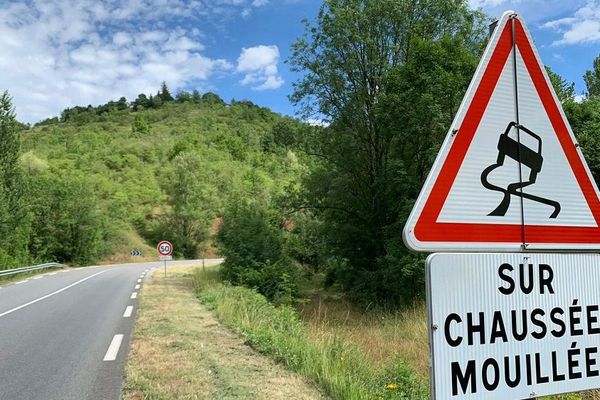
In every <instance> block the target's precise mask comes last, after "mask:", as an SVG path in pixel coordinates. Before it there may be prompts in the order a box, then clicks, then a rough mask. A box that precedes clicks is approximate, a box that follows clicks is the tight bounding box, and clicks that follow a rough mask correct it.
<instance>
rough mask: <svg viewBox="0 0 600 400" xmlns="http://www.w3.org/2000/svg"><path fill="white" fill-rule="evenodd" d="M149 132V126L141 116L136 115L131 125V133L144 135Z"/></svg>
mask: <svg viewBox="0 0 600 400" xmlns="http://www.w3.org/2000/svg"><path fill="white" fill-rule="evenodd" d="M149 131H150V126H149V125H148V123H147V122H146V119H145V118H144V116H143V115H142V114H136V115H135V117H134V118H133V124H132V125H131V132H132V133H134V134H135V133H139V134H142V135H143V134H146V133H148V132H149Z"/></svg>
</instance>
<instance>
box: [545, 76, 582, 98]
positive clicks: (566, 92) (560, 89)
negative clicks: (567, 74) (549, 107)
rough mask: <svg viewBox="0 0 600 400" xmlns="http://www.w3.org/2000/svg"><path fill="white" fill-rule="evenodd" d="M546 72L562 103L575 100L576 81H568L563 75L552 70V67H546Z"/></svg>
mask: <svg viewBox="0 0 600 400" xmlns="http://www.w3.org/2000/svg"><path fill="white" fill-rule="evenodd" d="M546 72H547V73H548V77H549V78H550V83H552V87H553V88H554V91H555V92H556V96H558V100H559V101H560V102H561V103H562V104H565V103H568V102H571V101H575V83H573V82H570V83H569V82H567V81H566V80H565V79H564V78H563V77H562V76H560V75H559V74H557V73H556V72H554V71H552V69H550V67H546Z"/></svg>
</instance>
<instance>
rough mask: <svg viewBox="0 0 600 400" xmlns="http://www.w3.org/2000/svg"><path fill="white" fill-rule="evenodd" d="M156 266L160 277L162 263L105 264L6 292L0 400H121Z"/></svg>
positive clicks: (0, 322) (0, 314)
mask: <svg viewBox="0 0 600 400" xmlns="http://www.w3.org/2000/svg"><path fill="white" fill-rule="evenodd" d="M211 261H212V260H211ZM192 262H193V263H198V261H197V260H195V261H170V262H169V265H177V264H180V265H182V264H188V265H189V264H190V263H192ZM207 262H208V260H207ZM200 263H201V261H200ZM211 264H214V262H211ZM152 268H159V269H160V272H158V271H157V272H156V273H163V271H162V268H163V263H162V262H155V263H143V264H120V265H108V266H101V267H89V268H81V269H69V270H64V271H62V270H58V271H49V272H47V273H45V274H44V275H38V276H35V277H31V278H27V279H24V280H23V281H20V282H16V283H13V284H10V285H7V286H4V287H1V288H0V400H20V399H23V400H25V399H27V400H36V399H40V400H71V399H73V400H75V399H77V400H84V399H94V400H111V399H115V400H116V399H119V398H120V396H121V387H122V382H123V366H124V363H125V359H126V357H127V351H128V349H129V340H130V337H131V332H132V329H133V325H134V322H135V315H136V311H137V307H138V299H137V295H138V293H139V290H140V289H141V286H143V284H144V279H146V274H147V273H149V272H150V270H151V269H152ZM138 285H139V286H138Z"/></svg>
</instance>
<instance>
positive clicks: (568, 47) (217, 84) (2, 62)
mask: <svg viewBox="0 0 600 400" xmlns="http://www.w3.org/2000/svg"><path fill="white" fill-rule="evenodd" d="M320 4H321V1H320V0H28V1H12V0H8V1H7V0H0V90H5V89H7V90H9V92H10V94H11V95H12V96H13V99H14V103H15V106H16V109H17V117H18V118H19V119H20V120H22V121H26V122H36V121H39V120H41V119H43V118H46V117H51V116H56V115H58V114H59V113H60V111H61V110H62V109H64V108H66V107H72V106H75V105H87V104H92V105H97V104H102V103H106V102H107V101H108V100H111V99H112V100H117V99H118V97H120V96H121V95H124V96H126V97H127V99H128V100H133V99H134V98H135V97H136V96H137V94H139V93H142V92H143V93H155V92H156V90H157V89H158V87H159V85H160V83H161V82H162V81H163V80H164V81H166V82H167V84H168V85H169V87H170V88H171V91H172V92H176V91H177V90H178V89H186V90H192V89H198V90H200V91H201V92H206V91H214V92H216V93H218V94H219V95H220V96H221V97H222V98H223V99H225V100H226V101H229V100H231V99H232V98H235V99H238V100H241V99H249V100H251V101H253V102H255V103H256V104H259V105H261V106H266V107H269V108H271V109H272V110H274V111H276V112H279V113H282V114H288V115H294V112H295V110H294V108H293V107H292V105H291V104H290V103H289V101H288V97H287V96H288V95H289V94H290V93H291V91H292V86H291V83H292V82H293V81H294V80H295V79H297V78H298V77H297V76H296V75H294V74H293V73H291V72H290V71H289V67H288V65H286V64H285V63H284V60H286V59H287V58H288V57H289V54H290V45H291V44H292V43H293V42H294V41H295V40H296V39H297V38H298V37H300V36H301V35H302V33H303V31H304V27H303V25H302V23H301V20H302V19H303V18H308V19H312V18H314V16H315V15H316V14H317V12H318V9H319V6H320ZM469 4H470V5H471V6H472V7H474V8H481V9H483V10H484V11H485V12H487V13H488V14H490V15H492V16H496V17H499V16H500V15H501V14H502V12H503V11H505V10H507V9H513V10H515V11H517V12H518V13H519V14H521V15H522V16H523V17H524V18H525V21H526V23H527V25H528V27H529V30H530V32H531V34H532V36H533V38H534V40H535V43H536V45H537V46H538V50H539V52H540V55H541V57H542V60H543V62H544V63H545V64H547V65H549V66H550V67H552V69H554V70H555V71H556V72H558V73H560V74H561V75H562V76H563V77H565V78H566V79H567V80H569V81H573V82H575V83H576V90H577V92H578V93H580V92H583V91H584V89H585V86H584V84H583V80H582V78H581V76H582V75H583V73H584V71H585V70H586V69H590V68H591V64H592V60H593V59H594V58H595V57H596V56H597V55H598V54H599V53H600V0H594V1H591V0H590V1H587V0H581V1H580V0H571V1H564V0H469Z"/></svg>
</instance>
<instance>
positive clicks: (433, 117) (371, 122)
mask: <svg viewBox="0 0 600 400" xmlns="http://www.w3.org/2000/svg"><path fill="white" fill-rule="evenodd" d="M483 22H484V21H483V17H482V15H481V14H479V13H478V12H474V11H472V10H470V9H469V8H468V6H467V4H466V2H464V1H458V0H445V1H437V0H422V1H414V0H326V1H325V2H324V4H323V6H322V7H321V9H320V12H319V15H318V17H317V20H316V25H315V26H312V25H310V24H308V23H306V34H305V36H304V38H302V39H300V40H298V41H297V42H296V43H295V44H294V45H293V47H292V56H291V59H290V60H289V61H290V64H291V65H292V69H293V70H294V71H295V72H301V73H302V75H303V77H302V78H300V79H299V80H298V81H296V82H295V83H294V93H293V95H292V96H291V100H292V101H293V102H294V104H295V105H296V106H298V107H300V110H301V113H302V116H303V117H304V118H309V117H311V116H313V117H321V118H322V117H323V116H324V117H325V119H327V120H329V121H332V123H331V125H330V126H329V128H327V129H321V130H317V131H315V132H316V135H315V136H314V138H313V140H312V143H309V145H307V146H305V148H306V149H307V151H308V153H309V154H311V155H313V156H315V157H316V158H318V159H319V160H320V163H319V165H318V167H317V168H316V169H315V170H314V171H313V173H312V174H311V175H310V176H309V178H308V179H307V180H306V182H305V185H306V189H307V190H306V191H305V194H304V199H303V200H304V204H301V207H303V208H312V209H313V210H316V211H318V212H320V218H322V219H323V220H324V224H323V226H325V227H326V230H327V232H326V233H325V235H326V237H327V238H328V246H329V249H330V251H331V253H332V254H333V255H335V257H336V258H337V259H338V261H336V262H335V263H333V264H334V265H335V268H334V269H332V270H330V281H335V282H339V283H341V284H342V286H343V287H344V288H345V289H347V290H348V291H350V292H352V293H353V294H354V296H355V298H359V297H360V298H361V299H362V300H363V301H367V302H371V301H381V300H383V299H388V300H389V301H391V302H394V303H398V302H400V301H407V300H410V298H411V297H412V296H413V295H414V292H413V293H410V294H408V295H406V296H403V294H398V293H399V291H398V285H399V284H400V285H402V286H403V287H407V288H410V287H411V286H412V287H415V286H416V285H415V284H414V280H413V277H414V273H413V272H412V269H413V266H414V265H418V263H417V264H415V263H414V262H413V261H412V260H411V259H409V258H410V256H409V255H407V252H406V250H405V249H404V248H403V246H402V245H401V244H400V235H399V231H400V230H401V227H402V225H403V222H404V221H403V218H405V212H404V208H406V207H408V204H409V203H410V201H411V198H410V197H407V196H415V195H414V193H415V191H416V190H415V188H416V187H417V185H418V182H422V179H423V177H424V175H425V174H426V172H427V169H428V168H429V166H430V162H431V160H432V157H431V153H432V152H434V151H435V149H436V146H439V141H440V140H441V136H443V133H441V132H443V130H442V129H441V126H440V125H445V128H446V129H447V127H448V125H449V124H450V121H451V117H448V115H449V114H451V113H453V112H455V111H456V108H457V104H458V103H459V102H460V99H458V101H457V98H458V97H459V96H461V95H462V94H461V93H460V92H461V90H462V89H464V88H466V83H465V82H468V81H469V79H470V77H471V75H472V72H473V70H474V65H475V63H476V60H477V58H478V55H479V52H480V51H481V50H482V48H483V43H484V39H485V37H486V29H485V24H484V23H483ZM443 40H446V41H447V42H448V43H446V44H439V45H435V44H436V43H437V42H438V41H443ZM444 47H448V48H450V49H452V50H457V51H459V54H460V57H458V59H456V58H455V57H454V55H453V54H452V52H451V51H448V50H446V49H444ZM427 49H428V50H435V51H436V52H435V53H434V54H433V55H430V54H428V51H427ZM440 54H444V56H447V57H448V60H439V59H438V55H440ZM474 60H475V61H474ZM430 61H435V63H433V64H432V65H429V64H427V63H428V62H430ZM453 63H454V64H453ZM419 67H422V70H421V71H420V72H422V73H424V74H426V75H425V76H421V75H419V74H415V73H414V72H416V71H417V70H418V68H419ZM407 68H408V69H410V70H405V69H407ZM447 71H448V73H447ZM440 76H441V77H443V78H444V79H445V81H443V82H439V83H438V84H437V86H435V90H428V91H427V92H428V93H427V95H426V97H424V96H421V95H420V94H419V92H418V91H417V90H411V92H412V93H413V95H416V96H417V99H420V101H422V102H423V104H424V105H426V107H427V108H424V109H421V108H419V107H418V106H415V105H414V104H412V103H410V102H409V103H407V102H405V101H404V99H400V98H398V99H395V98H394V90H395V89H396V88H397V87H402V88H403V89H404V90H406V89H415V88H417V87H418V88H419V89H423V88H427V87H428V84H429V81H435V80H436V79H437V78H438V77H440ZM411 79H412V80H417V82H418V83H417V84H415V85H414V86H413V85H412V82H411ZM453 83H458V86H457V87H452V86H451V85H452V84H453ZM438 89H440V90H438ZM457 93H459V94H457ZM436 96H437V97H436ZM393 100H398V101H402V103H399V104H397V103H395V102H394V101H393ZM384 101H385V103H382V102H384ZM382 104H386V105H388V106H392V105H395V104H397V105H396V107H402V108H403V109H402V110H397V111H398V112H397V114H399V115H396V116H397V117H405V118H409V121H410V119H417V120H418V121H419V122H420V123H423V124H424V125H422V126H419V127H418V131H417V132H415V130H414V129H413V126H412V125H411V124H410V122H409V121H407V120H405V119H404V120H403V119H395V120H392V119H391V118H390V116H389V114H390V113H389V110H388V108H389V107H383V106H382ZM443 107H446V108H443ZM400 111H403V112H400ZM431 129H433V131H431ZM410 133H418V135H419V136H417V137H414V138H413V137H412V136H411V135H410ZM405 139H410V141H408V142H407V143H404V142H403V141H404V140H405ZM413 158H414V159H416V160H417V161H418V163H417V164H416V165H411V164H408V163H407V162H408V160H410V159H413ZM407 177H408V178H409V179H405V178H407ZM417 190H418V189H417ZM397 195H399V196H400V197H395V196H397ZM412 199H414V197H413V198H412ZM392 248H395V249H398V251H395V252H392V251H391V249H392ZM407 257H408V258H407ZM419 272H421V275H422V270H420V271H419ZM390 278H392V279H390ZM394 278H397V279H394ZM421 282H422V280H421ZM401 297H403V298H401Z"/></svg>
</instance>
